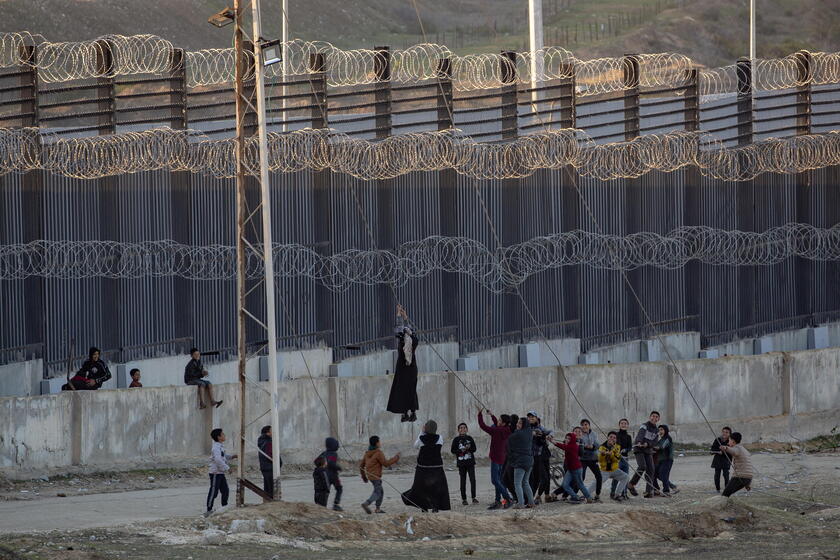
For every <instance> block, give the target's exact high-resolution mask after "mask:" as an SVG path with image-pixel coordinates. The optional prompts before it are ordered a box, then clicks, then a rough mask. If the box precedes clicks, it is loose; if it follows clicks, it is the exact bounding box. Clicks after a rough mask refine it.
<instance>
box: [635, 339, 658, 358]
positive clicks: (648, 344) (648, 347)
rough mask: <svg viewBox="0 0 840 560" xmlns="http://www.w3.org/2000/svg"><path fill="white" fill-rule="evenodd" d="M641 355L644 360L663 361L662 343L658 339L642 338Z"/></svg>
mask: <svg viewBox="0 0 840 560" xmlns="http://www.w3.org/2000/svg"><path fill="white" fill-rule="evenodd" d="M639 357H640V358H641V360H640V361H642V362H661V361H662V345H661V344H659V341H658V340H642V341H641V346H639Z"/></svg>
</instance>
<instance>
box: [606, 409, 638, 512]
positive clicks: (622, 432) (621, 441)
mask: <svg viewBox="0 0 840 560" xmlns="http://www.w3.org/2000/svg"><path fill="white" fill-rule="evenodd" d="M629 427H630V421H629V420H627V418H622V419H621V420H619V421H618V432H617V436H618V437H617V438H616V441H618V445H620V446H621V460H620V461H619V462H618V468H619V469H620V470H621V471H623V472H625V473H627V474H628V475H629V474H630V462H629V457H630V451H631V450H632V449H633V436H631V435H630V433H629V432H628V431H627V428H629ZM617 485H618V482H617V481H616V480H613V482H612V488H610V498H615V488H616V486H617ZM621 497H623V498H625V499H626V498H627V485H626V484H625V485H624V492H622V493H621Z"/></svg>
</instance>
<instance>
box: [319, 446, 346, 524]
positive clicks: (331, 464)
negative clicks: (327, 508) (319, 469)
mask: <svg viewBox="0 0 840 560" xmlns="http://www.w3.org/2000/svg"><path fill="white" fill-rule="evenodd" d="M324 446H325V447H326V449H325V450H324V452H323V453H321V455H320V456H321V457H323V458H324V461H326V469H327V479H328V480H329V483H330V484H331V485H332V486H334V487H335V498H334V499H333V510H335V511H344V509H342V507H341V494H342V492H344V488H342V486H341V479H340V478H339V476H338V473H340V472H341V467H340V466H339V464H338V447H339V443H338V440H337V439H335V438H332V437H328V438H327V439H326V440H325V441H324ZM327 494H329V488H327Z"/></svg>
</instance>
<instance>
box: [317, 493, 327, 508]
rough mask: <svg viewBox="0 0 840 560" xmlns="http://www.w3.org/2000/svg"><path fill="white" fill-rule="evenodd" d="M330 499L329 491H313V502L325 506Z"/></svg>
mask: <svg viewBox="0 0 840 560" xmlns="http://www.w3.org/2000/svg"><path fill="white" fill-rule="evenodd" d="M329 499H330V493H329V492H315V503H316V504H318V505H319V506H324V507H327V500H329Z"/></svg>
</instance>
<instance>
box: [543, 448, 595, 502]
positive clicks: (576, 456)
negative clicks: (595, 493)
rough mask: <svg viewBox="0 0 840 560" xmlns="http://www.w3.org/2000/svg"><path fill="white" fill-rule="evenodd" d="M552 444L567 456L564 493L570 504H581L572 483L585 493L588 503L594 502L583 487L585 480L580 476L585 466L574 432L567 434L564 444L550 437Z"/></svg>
mask: <svg viewBox="0 0 840 560" xmlns="http://www.w3.org/2000/svg"><path fill="white" fill-rule="evenodd" d="M548 441H550V442H551V443H553V444H554V445H556V446H557V447H559V448H560V449H562V450H563V452H564V453H565V454H566V457H565V460H564V465H565V466H566V474H564V475H563V491H564V492H566V494H567V495H568V496H569V502H570V503H573V504H577V503H580V500H579V499H578V497H577V492H576V491H575V490H574V489H573V488H572V483H574V484H575V486H577V488H579V489H580V491H581V492H583V496H584V498H586V501H587V502H591V501H592V495H591V494H590V493H589V490H588V489H587V488H586V486H584V485H583V480H582V479H581V477H580V475H581V472H583V465H582V464H581V462H580V444H578V441H577V436H576V435H575V433H574V432H569V433H568V434H566V437H565V439H564V440H563V443H557V442H556V441H554V438H552V437H550V436H549V440H548Z"/></svg>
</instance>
